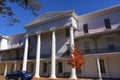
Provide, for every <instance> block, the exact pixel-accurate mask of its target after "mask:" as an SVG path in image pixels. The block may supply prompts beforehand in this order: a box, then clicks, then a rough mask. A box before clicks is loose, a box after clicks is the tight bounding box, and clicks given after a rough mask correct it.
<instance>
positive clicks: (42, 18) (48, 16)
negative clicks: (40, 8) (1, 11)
mask: <svg viewBox="0 0 120 80" xmlns="http://www.w3.org/2000/svg"><path fill="white" fill-rule="evenodd" d="M72 12H73V11H72V10H70V11H61V12H48V13H44V14H42V15H40V16H39V17H38V18H36V19H35V20H33V21H32V22H30V23H29V24H27V25H26V26H25V28H27V27H29V26H31V25H34V24H37V23H41V22H44V21H47V20H50V19H51V20H52V19H53V18H56V17H60V16H65V15H67V14H69V13H72Z"/></svg>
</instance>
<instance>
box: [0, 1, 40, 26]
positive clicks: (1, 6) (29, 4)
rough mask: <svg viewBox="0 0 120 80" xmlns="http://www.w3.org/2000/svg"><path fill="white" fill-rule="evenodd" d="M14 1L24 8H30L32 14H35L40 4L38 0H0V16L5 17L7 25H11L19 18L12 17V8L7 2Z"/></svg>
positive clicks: (17, 21)
mask: <svg viewBox="0 0 120 80" xmlns="http://www.w3.org/2000/svg"><path fill="white" fill-rule="evenodd" d="M8 2H10V3H16V4H17V5H19V6H20V7H22V8H24V9H25V10H30V11H31V12H32V14H33V15H34V16H37V15H38V13H37V11H39V9H40V8H41V5H40V3H39V1H38V0H0V17H3V18H6V19H7V20H8V21H9V26H13V25H14V23H19V22H20V20H19V19H17V18H15V17H14V15H15V14H14V12H13V11H12V8H11V7H10V6H9V5H8V4H7V3H8Z"/></svg>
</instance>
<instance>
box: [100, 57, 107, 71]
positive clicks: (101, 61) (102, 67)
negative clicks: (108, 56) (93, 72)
mask: <svg viewBox="0 0 120 80" xmlns="http://www.w3.org/2000/svg"><path fill="white" fill-rule="evenodd" d="M99 62H100V70H101V73H106V71H105V64H104V60H103V59H100V60H99Z"/></svg>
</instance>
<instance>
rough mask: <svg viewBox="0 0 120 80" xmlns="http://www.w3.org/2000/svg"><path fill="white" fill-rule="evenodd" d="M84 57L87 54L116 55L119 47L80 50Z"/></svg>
mask: <svg viewBox="0 0 120 80" xmlns="http://www.w3.org/2000/svg"><path fill="white" fill-rule="evenodd" d="M81 51H82V52H83V53H84V54H85V55H87V54H103V53H113V54H114V53H116V52H120V46H118V47H114V48H111V49H110V48H98V49H86V50H81Z"/></svg>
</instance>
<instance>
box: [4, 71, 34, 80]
mask: <svg viewBox="0 0 120 80" xmlns="http://www.w3.org/2000/svg"><path fill="white" fill-rule="evenodd" d="M32 77H33V75H32V74H31V73H28V72H26V71H14V72H12V73H10V74H7V75H6V80H10V79H14V80H31V79H32Z"/></svg>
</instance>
